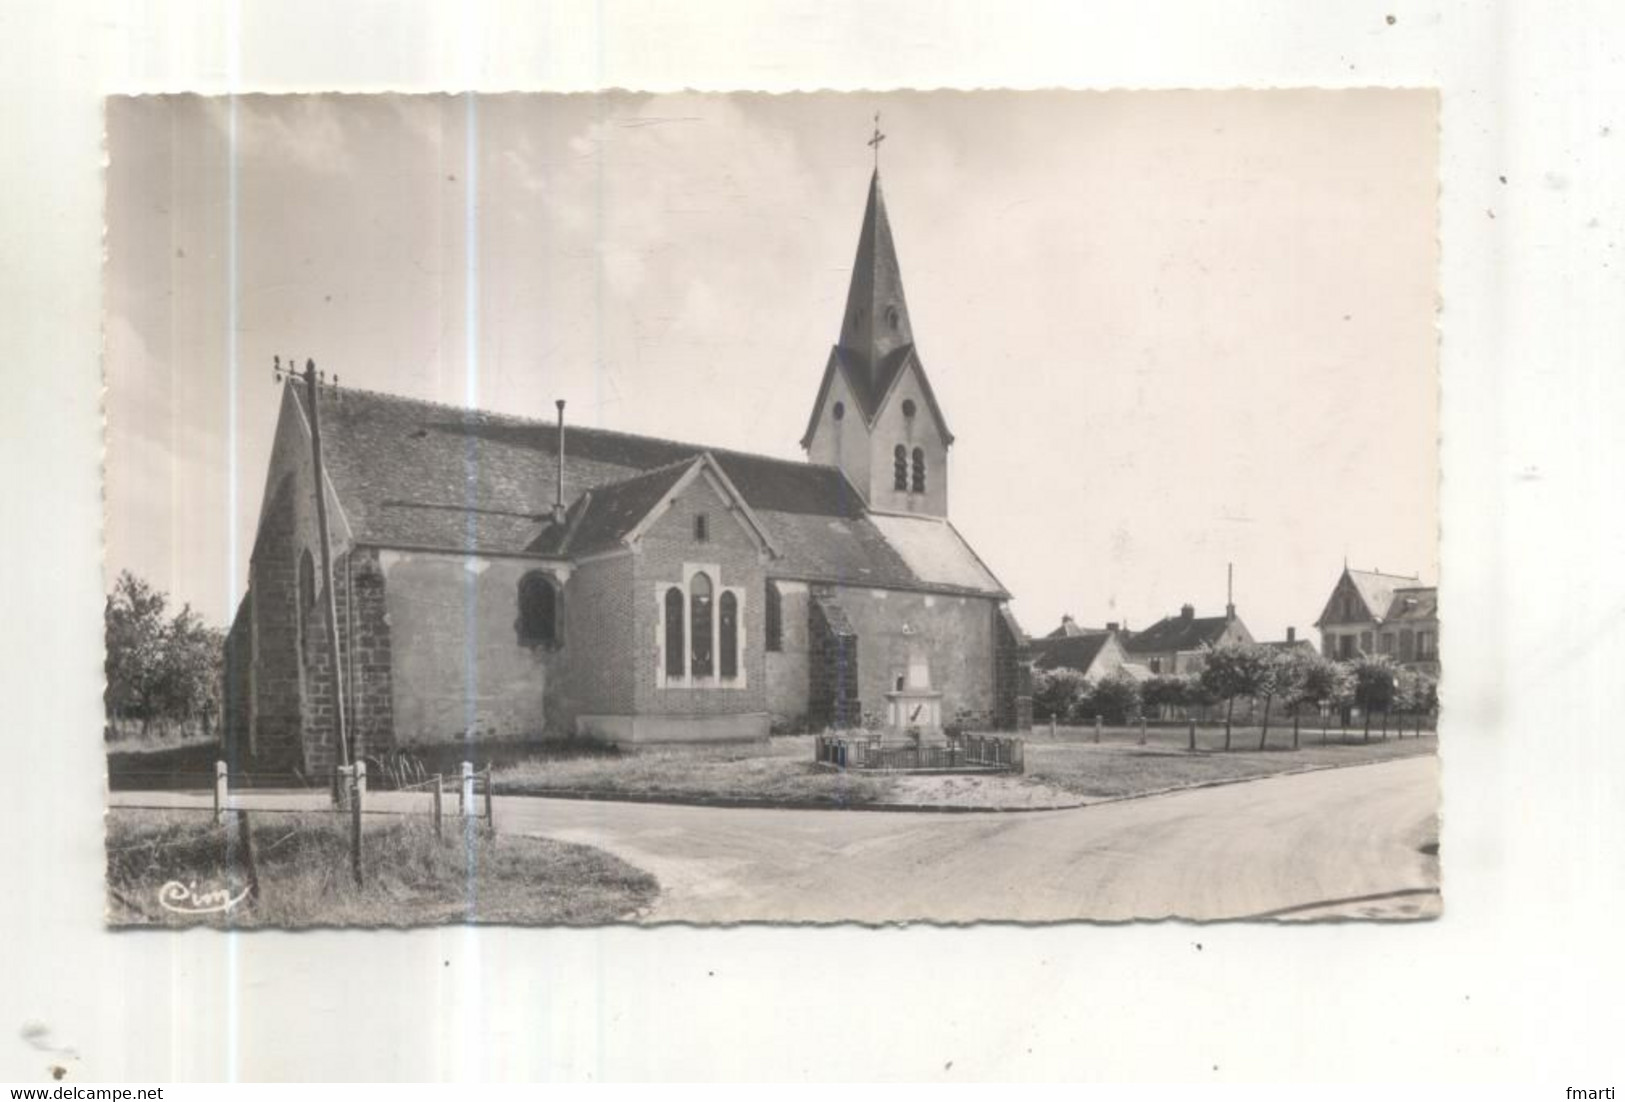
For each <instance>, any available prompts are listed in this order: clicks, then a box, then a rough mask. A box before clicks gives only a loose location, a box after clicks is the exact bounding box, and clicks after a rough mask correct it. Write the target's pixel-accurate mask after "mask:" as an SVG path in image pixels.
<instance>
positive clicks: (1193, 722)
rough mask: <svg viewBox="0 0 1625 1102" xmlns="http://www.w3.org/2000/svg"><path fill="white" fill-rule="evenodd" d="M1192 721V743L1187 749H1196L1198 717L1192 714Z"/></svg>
mask: <svg viewBox="0 0 1625 1102" xmlns="http://www.w3.org/2000/svg"><path fill="white" fill-rule="evenodd" d="M1190 722H1191V739H1190V744H1189V746H1188V747H1187V749H1190V750H1195V749H1196V717H1195V716H1192V717H1191V721H1190Z"/></svg>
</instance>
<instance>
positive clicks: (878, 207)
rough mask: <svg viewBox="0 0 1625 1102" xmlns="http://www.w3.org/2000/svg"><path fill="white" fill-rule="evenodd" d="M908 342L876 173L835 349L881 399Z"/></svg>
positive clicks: (899, 274)
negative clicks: (842, 354)
mask: <svg viewBox="0 0 1625 1102" xmlns="http://www.w3.org/2000/svg"><path fill="white" fill-rule="evenodd" d="M913 343H914V332H913V330H912V329H911V328H910V326H909V320H908V300H907V299H906V298H904V296H903V273H902V269H901V268H900V267H899V266H898V263H897V247H896V245H895V244H894V243H893V242H892V233H891V220H890V219H889V218H887V217H886V198H885V196H884V195H883V194H882V192H881V190H880V169H879V168H876V169H875V172H874V175H873V176H871V177H870V178H869V202H868V205H867V206H865V207H864V210H863V227H862V229H861V230H860V231H859V233H858V252H857V256H856V258H854V260H853V261H852V286H851V288H850V289H849V290H848V291H847V294H846V313H845V315H844V316H843V317H842V318H841V339H840V341H839V347H840V349H841V351H842V353H844V356H845V358H846V360H847V362H848V364H849V365H850V366H851V367H853V368H855V369H857V371H858V373H860V374H861V375H862V376H863V379H864V382H865V383H867V384H868V387H869V393H870V395H871V396H872V397H873V399H879V398H880V397H881V396H882V395H884V394H885V392H886V390H887V388H888V387H889V386H890V384H891V376H893V375H895V374H896V372H897V369H898V368H899V367H900V366H901V360H902V359H903V354H904V350H905V349H907V348H908V347H909V346H910V345H912V344H913Z"/></svg>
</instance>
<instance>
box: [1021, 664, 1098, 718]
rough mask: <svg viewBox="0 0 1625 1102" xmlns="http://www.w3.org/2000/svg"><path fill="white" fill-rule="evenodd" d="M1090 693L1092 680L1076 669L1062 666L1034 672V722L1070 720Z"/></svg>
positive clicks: (1074, 716)
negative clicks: (1089, 680)
mask: <svg viewBox="0 0 1625 1102" xmlns="http://www.w3.org/2000/svg"><path fill="white" fill-rule="evenodd" d="M1088 692H1089V682H1088V680H1087V679H1086V678H1085V677H1084V676H1083V674H1081V673H1079V672H1078V671H1077V670H1072V669H1067V668H1065V667H1061V668H1058V669H1053V670H1036V669H1035V670H1034V671H1033V722H1035V723H1048V722H1049V721H1050V720H1051V719H1053V720H1054V721H1055V722H1056V723H1071V722H1072V721H1073V720H1074V719H1076V718H1078V715H1079V711H1078V708H1079V705H1080V703H1081V702H1082V701H1083V700H1084V699H1085V697H1086V696H1087V694H1088Z"/></svg>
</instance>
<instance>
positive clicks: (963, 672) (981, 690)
mask: <svg viewBox="0 0 1625 1102" xmlns="http://www.w3.org/2000/svg"><path fill="white" fill-rule="evenodd" d="M834 593H835V596H836V599H837V600H838V601H839V604H840V607H841V609H842V611H843V612H844V613H845V615H846V618H847V622H848V623H849V624H850V625H851V627H852V629H853V630H854V631H855V632H856V633H857V636H858V638H859V639H860V640H861V641H862V647H861V649H860V653H859V659H860V660H859V662H858V665H857V670H858V685H857V691H858V696H859V697H860V698H861V699H862V702H863V709H864V712H865V713H866V715H867V717H868V719H869V721H870V722H871V723H873V722H876V721H878V720H880V719H883V717H884V716H885V712H886V693H887V692H890V691H891V690H892V689H894V688H895V687H896V680H897V678H898V677H900V676H902V677H906V676H907V673H908V669H909V665H910V658H911V655H913V654H915V653H916V652H918V655H919V657H922V658H923V659H924V661H925V663H926V664H927V665H928V667H929V670H930V681H931V688H933V689H935V690H937V691H939V692H941V693H942V719H943V722H944V723H948V724H961V725H965V726H970V727H975V728H979V729H982V730H987V729H988V728H990V727H991V726H992V725H993V724H994V722H995V717H994V692H993V671H994V662H993V649H994V647H993V644H994V631H993V615H994V611H995V609H996V602H994V601H992V600H990V599H988V598H985V597H960V596H950V595H945V594H927V593H918V592H914V591H909V590H896V589H866V588H860V587H857V586H839V587H836V588H835V590H834ZM905 624H906V625H907V626H908V629H909V631H908V633H907V634H905V633H904V631H903V627H904V625H905Z"/></svg>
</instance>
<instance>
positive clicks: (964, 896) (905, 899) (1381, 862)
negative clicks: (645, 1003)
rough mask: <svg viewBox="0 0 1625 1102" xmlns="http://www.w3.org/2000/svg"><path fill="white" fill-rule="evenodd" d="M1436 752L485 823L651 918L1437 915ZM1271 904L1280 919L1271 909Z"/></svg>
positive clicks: (511, 815)
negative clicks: (615, 884) (1284, 770)
mask: <svg viewBox="0 0 1625 1102" xmlns="http://www.w3.org/2000/svg"><path fill="white" fill-rule="evenodd" d="M1438 776H1439V773H1438V759H1437V758H1436V757H1434V756H1432V755H1427V756H1420V757H1415V758H1406V759H1402V760H1399V761H1392V762H1384V763H1382V764H1378V765H1366V766H1357V767H1354V768H1347V769H1332V770H1325V771H1321V772H1315V773H1303V774H1297V775H1293V776H1278V777H1270V778H1265V779H1263V780H1257V781H1248V782H1245V783H1241V784H1231V785H1223V786H1220V787H1215V788H1205V789H1196V790H1192V791H1187V792H1180V793H1174V794H1170V795H1167V796H1156V797H1150V798H1147V799H1141V800H1125V801H1122V802H1119V803H1112V804H1101V805H1097V806H1094V807H1089V808H1082V809H1078V810H1073V811H1053V812H1026V813H1021V814H998V813H988V814H963V815H942V814H909V813H901V812H878V811H874V812H858V811H848V812H831V811H769V810H754V809H737V808H700V807H672V806H663V805H658V804H614V803H595V802H587V801H572V800H524V799H518V798H515V799H509V800H501V799H499V800H498V803H497V808H496V815H497V821H498V825H499V829H500V830H503V831H506V832H517V833H526V834H539V835H545V836H547V837H550V838H559V839H563V840H565V841H571V842H583V843H587V844H589V845H595V846H601V847H602V848H604V849H606V850H608V851H610V852H611V853H614V854H616V855H617V856H619V857H622V858H624V859H625V860H627V861H630V862H631V863H632V864H634V865H637V866H639V867H640V868H644V869H647V870H648V871H650V872H652V873H654V874H655V876H656V877H658V878H659V880H660V883H661V885H662V887H663V889H664V890H663V891H662V893H661V897H660V900H659V901H658V903H657V904H656V906H655V907H654V909H653V910H652V911H651V912H650V913H649V914H648V915H647V916H645V920H646V921H650V922H747V921H779V922H786V921H788V922H839V921H857V922H892V921H937V922H972V921H976V920H978V919H1009V920H1016V921H1055V920H1065V919H1095V920H1106V921H1111V920H1126V919H1134V918H1162V917H1186V918H1199V919H1226V918H1246V917H1254V916H1261V915H1266V914H1268V915H1276V914H1277V913H1279V917H1283V918H1325V917H1373V918H1417V917H1431V916H1432V915H1435V914H1437V913H1438V910H1439V894H1438V886H1439V873H1438V861H1437V859H1436V858H1434V857H1431V856H1429V855H1427V854H1424V853H1423V852H1422V850H1421V847H1422V846H1423V845H1425V844H1427V843H1429V842H1435V841H1436V840H1437V833H1436V821H1437V820H1436V817H1435V811H1436V808H1437V805H1438ZM1281 912H1284V913H1281Z"/></svg>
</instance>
